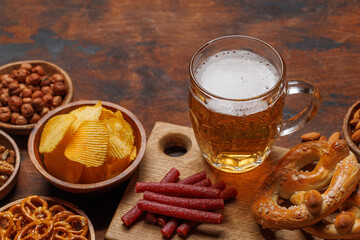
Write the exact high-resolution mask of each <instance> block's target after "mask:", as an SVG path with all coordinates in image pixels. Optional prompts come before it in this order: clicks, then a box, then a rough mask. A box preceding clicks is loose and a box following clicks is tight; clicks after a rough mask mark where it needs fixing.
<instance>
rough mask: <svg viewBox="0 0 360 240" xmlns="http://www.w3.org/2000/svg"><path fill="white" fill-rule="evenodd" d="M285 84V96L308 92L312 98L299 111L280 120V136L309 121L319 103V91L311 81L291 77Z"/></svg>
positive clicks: (297, 128) (295, 129) (317, 108)
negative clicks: (286, 85) (286, 86)
mask: <svg viewBox="0 0 360 240" xmlns="http://www.w3.org/2000/svg"><path fill="white" fill-rule="evenodd" d="M287 84H288V88H287V94H286V96H288V95H292V94H298V93H303V94H309V95H310V96H311V97H312V98H311V102H310V104H309V105H308V106H307V107H306V108H304V109H303V110H302V111H301V112H300V113H298V114H296V115H295V116H293V117H292V118H289V119H286V120H285V121H283V122H282V124H281V128H280V136H285V135H288V134H290V133H293V132H295V131H297V130H299V129H300V128H302V127H303V126H304V125H305V123H307V122H308V121H310V120H311V119H312V118H313V117H314V116H315V115H316V113H317V111H318V110H319V107H320V104H321V96H320V92H319V90H318V89H317V87H315V86H314V85H313V84H312V83H310V82H308V81H306V80H303V79H291V80H289V81H287Z"/></svg>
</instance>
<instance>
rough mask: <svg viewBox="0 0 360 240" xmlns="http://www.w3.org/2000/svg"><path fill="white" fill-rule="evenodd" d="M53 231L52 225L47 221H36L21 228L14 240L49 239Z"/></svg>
mask: <svg viewBox="0 0 360 240" xmlns="http://www.w3.org/2000/svg"><path fill="white" fill-rule="evenodd" d="M53 230H54V223H53V221H51V220H49V219H45V220H36V221H33V222H31V223H29V224H27V225H26V226H25V227H23V228H22V229H21V230H20V232H18V233H17V234H16V236H15V238H14V240H25V239H37V240H42V239H48V238H49V237H51V234H52V233H53Z"/></svg>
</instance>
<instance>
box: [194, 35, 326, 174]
mask: <svg viewBox="0 0 360 240" xmlns="http://www.w3.org/2000/svg"><path fill="white" fill-rule="evenodd" d="M285 73H286V71H285V63H284V61H283V59H282V57H281V56H280V54H279V53H278V52H277V51H276V50H275V49H274V48H273V47H272V46H270V45H269V44H267V43H265V42H263V41H261V40H259V39H256V38H252V37H247V36H239V35H232V36H225V37H220V38H217V39H214V40H212V41H210V42H208V43H206V44H205V45H203V46H202V47H201V48H200V49H198V50H197V51H196V53H195V54H194V56H193V57H192V59H191V62H190V83H189V110H190V118H191V123H192V126H193V129H194V133H195V137H196V140H197V143H198V145H199V147H200V149H201V151H202V154H203V156H204V157H205V159H206V160H207V161H208V162H209V163H210V164H211V165H212V166H213V167H215V168H217V169H219V170H222V171H225V172H230V173H241V172H246V171H249V170H251V169H254V168H256V167H257V166H259V165H260V164H261V163H262V162H263V161H264V159H265V158H266V157H267V156H268V154H269V153H270V150H271V147H272V145H273V143H274V141H275V139H276V138H277V137H278V136H279V135H281V136H283V135H287V134H290V133H292V132H294V131H296V130H298V129H300V128H301V127H302V126H304V124H305V123H306V122H307V121H309V120H310V119H311V118H312V117H313V116H314V115H315V114H316V112H317V110H318V108H319V105H320V102H321V97H320V94H319V91H318V89H317V88H316V87H314V86H313V85H312V84H311V83H309V82H307V81H304V80H288V81H286V76H285ZM297 93H304V94H309V95H310V96H311V102H310V104H309V105H308V106H307V107H306V108H305V109H304V110H303V111H301V112H300V113H299V114H297V115H296V116H294V117H292V118H291V119H288V120H282V111H283V107H284V102H285V97H286V96H287V95H290V94H297Z"/></svg>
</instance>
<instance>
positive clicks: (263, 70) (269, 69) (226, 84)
mask: <svg viewBox="0 0 360 240" xmlns="http://www.w3.org/2000/svg"><path fill="white" fill-rule="evenodd" d="M226 53H227V54H226ZM195 78H196V79H197V81H198V82H199V83H200V84H201V86H202V87H203V88H205V89H206V90H208V91H209V92H211V93H213V94H215V95H218V96H221V97H224V98H230V99H247V98H254V97H257V96H259V95H261V94H263V93H265V92H267V91H268V90H269V89H270V88H272V87H273V86H274V85H275V84H276V82H277V81H278V75H277V71H276V69H275V67H274V66H273V65H272V64H270V63H269V62H268V61H267V60H266V59H265V58H263V57H261V56H259V55H258V54H255V53H252V52H249V51H243V50H233V51H224V52H219V53H217V54H215V55H213V56H211V57H209V58H208V59H206V60H205V61H204V62H203V64H201V65H200V66H199V67H198V68H197V69H196V70H195Z"/></svg>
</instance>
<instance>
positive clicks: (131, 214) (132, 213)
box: [121, 168, 180, 227]
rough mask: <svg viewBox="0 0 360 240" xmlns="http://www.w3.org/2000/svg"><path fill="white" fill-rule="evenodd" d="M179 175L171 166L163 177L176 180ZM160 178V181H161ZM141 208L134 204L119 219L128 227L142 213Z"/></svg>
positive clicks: (166, 179) (167, 179)
mask: <svg viewBox="0 0 360 240" xmlns="http://www.w3.org/2000/svg"><path fill="white" fill-rule="evenodd" d="M179 176H180V172H179V170H177V169H176V168H172V169H171V170H170V171H169V172H168V173H167V174H166V175H165V177H164V178H163V180H164V179H165V181H174V182H175V181H176V180H177V179H178V177H179ZM163 180H162V181H163ZM143 212H144V211H143V210H141V209H140V208H139V207H138V206H137V205H135V206H134V207H133V208H132V209H130V210H129V211H128V212H127V213H125V214H124V215H123V216H122V217H121V220H122V221H123V223H124V225H125V226H127V227H129V226H130V225H131V224H132V223H133V222H135V221H136V219H138V218H139V217H140V216H141V215H142V214H143Z"/></svg>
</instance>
